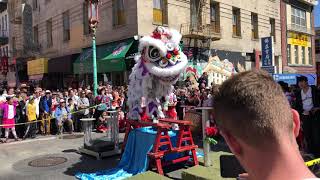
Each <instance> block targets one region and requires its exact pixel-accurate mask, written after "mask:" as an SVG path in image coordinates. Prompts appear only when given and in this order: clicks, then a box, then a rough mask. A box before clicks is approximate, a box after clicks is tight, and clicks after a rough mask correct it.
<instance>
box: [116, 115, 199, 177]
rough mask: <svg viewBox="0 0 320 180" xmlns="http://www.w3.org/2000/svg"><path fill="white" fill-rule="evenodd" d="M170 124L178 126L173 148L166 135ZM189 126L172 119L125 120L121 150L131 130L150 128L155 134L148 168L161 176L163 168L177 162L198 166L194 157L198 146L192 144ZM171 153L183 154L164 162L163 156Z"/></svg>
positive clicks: (188, 123) (188, 122)
mask: <svg viewBox="0 0 320 180" xmlns="http://www.w3.org/2000/svg"><path fill="white" fill-rule="evenodd" d="M171 124H178V126H179V131H178V134H177V141H176V146H175V147H174V146H173V145H172V142H171V139H170V136H169V133H168V132H169V130H170V128H171V127H172V126H171ZM191 125H192V122H190V121H180V120H173V119H160V120H159V123H151V122H139V121H135V120H126V134H125V138H124V143H123V146H122V150H124V148H125V145H126V142H127V139H128V135H129V133H130V131H131V130H133V129H136V128H140V127H147V126H152V127H154V128H156V129H157V134H156V138H155V142H154V144H153V148H152V151H151V152H149V153H148V156H149V158H150V166H151V167H155V168H156V169H157V171H158V173H159V174H161V175H163V166H167V165H170V164H175V163H179V162H186V161H188V160H189V159H192V161H193V164H194V165H198V164H199V163H198V159H197V155H196V148H198V146H197V145H195V144H194V141H193V138H192V134H191V130H190V126H191ZM190 151H191V155H190ZM172 153H181V154H183V156H182V157H181V156H179V157H178V158H176V159H173V160H170V161H166V160H165V159H164V156H165V155H167V154H172Z"/></svg>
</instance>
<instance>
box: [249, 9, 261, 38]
mask: <svg viewBox="0 0 320 180" xmlns="http://www.w3.org/2000/svg"><path fill="white" fill-rule="evenodd" d="M251 37H252V39H259V30H258V14H256V13H251Z"/></svg>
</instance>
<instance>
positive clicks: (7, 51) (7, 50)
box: [6, 46, 9, 57]
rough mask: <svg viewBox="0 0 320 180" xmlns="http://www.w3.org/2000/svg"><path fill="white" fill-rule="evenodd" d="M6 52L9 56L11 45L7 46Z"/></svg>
mask: <svg viewBox="0 0 320 180" xmlns="http://www.w3.org/2000/svg"><path fill="white" fill-rule="evenodd" d="M6 53H7V57H9V47H8V46H6Z"/></svg>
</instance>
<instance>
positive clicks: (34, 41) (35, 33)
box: [33, 25, 39, 45]
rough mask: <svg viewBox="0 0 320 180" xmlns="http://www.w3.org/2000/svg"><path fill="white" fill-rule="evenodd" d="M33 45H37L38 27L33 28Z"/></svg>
mask: <svg viewBox="0 0 320 180" xmlns="http://www.w3.org/2000/svg"><path fill="white" fill-rule="evenodd" d="M33 43H34V44H35V45H38V44H39V30H38V25H36V26H34V27H33Z"/></svg>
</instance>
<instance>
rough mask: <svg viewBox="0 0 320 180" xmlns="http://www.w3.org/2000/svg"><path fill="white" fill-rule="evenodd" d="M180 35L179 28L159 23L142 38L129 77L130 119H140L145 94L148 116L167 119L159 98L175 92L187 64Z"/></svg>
mask: <svg viewBox="0 0 320 180" xmlns="http://www.w3.org/2000/svg"><path fill="white" fill-rule="evenodd" d="M181 37H182V36H181V34H180V33H179V32H178V31H176V30H173V29H167V28H164V27H161V26H159V27H157V28H156V29H155V31H154V32H153V34H152V35H151V36H144V37H143V38H141V39H140V42H139V52H140V54H139V55H137V56H136V57H135V61H136V64H135V66H134V67H133V70H132V73H131V75H130V77H129V79H130V82H129V91H128V105H129V119H132V120H140V112H141V99H142V97H144V98H145V99H146V106H147V113H148V115H149V117H151V118H164V114H163V112H162V110H161V106H160V102H159V99H160V98H161V97H163V96H164V97H165V96H167V95H169V94H170V93H172V91H173V86H172V85H173V84H175V83H176V82H177V80H178V78H179V76H180V73H182V72H183V71H184V70H185V68H186V66H187V63H188V60H187V57H186V55H185V54H183V52H182V50H181V49H180V46H179V44H180V40H181Z"/></svg>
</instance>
